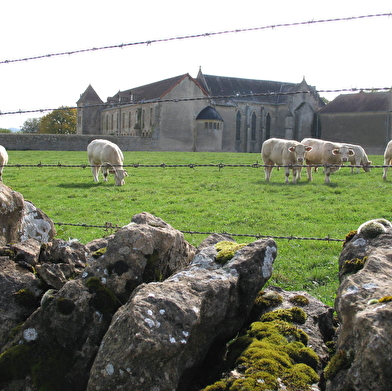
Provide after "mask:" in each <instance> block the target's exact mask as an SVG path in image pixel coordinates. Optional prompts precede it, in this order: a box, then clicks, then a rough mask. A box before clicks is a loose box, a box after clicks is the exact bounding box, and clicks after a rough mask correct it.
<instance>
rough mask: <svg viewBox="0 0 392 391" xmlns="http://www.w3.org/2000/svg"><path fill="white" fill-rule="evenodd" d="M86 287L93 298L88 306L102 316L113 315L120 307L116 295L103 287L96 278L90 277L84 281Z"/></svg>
mask: <svg viewBox="0 0 392 391" xmlns="http://www.w3.org/2000/svg"><path fill="white" fill-rule="evenodd" d="M86 286H87V288H88V289H89V291H90V293H94V296H93V297H92V298H91V299H90V304H91V305H92V306H93V307H94V308H95V309H96V310H97V311H99V312H101V313H102V314H104V315H105V314H114V313H115V312H116V311H117V309H118V308H119V306H120V303H119V302H118V300H117V298H116V295H115V294H114V293H113V291H111V290H110V289H109V288H107V287H106V286H104V285H103V284H102V283H101V281H100V279H99V278H98V277H90V278H89V279H88V280H87V281H86Z"/></svg>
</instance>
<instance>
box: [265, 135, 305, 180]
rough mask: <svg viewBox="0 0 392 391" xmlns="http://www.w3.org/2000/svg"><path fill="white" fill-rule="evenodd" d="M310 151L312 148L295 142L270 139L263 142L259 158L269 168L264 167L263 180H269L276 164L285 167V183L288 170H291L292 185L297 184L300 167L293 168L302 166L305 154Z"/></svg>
mask: <svg viewBox="0 0 392 391" xmlns="http://www.w3.org/2000/svg"><path fill="white" fill-rule="evenodd" d="M311 149H312V147H309V146H307V145H304V144H301V143H300V142H298V141H295V140H285V139H280V138H270V139H268V140H266V141H264V143H263V146H262V147H261V157H262V158H263V161H264V164H265V165H268V166H269V167H265V180H266V181H269V180H270V177H271V171H272V169H273V166H274V165H275V164H277V165H280V166H285V167H284V171H285V175H286V179H285V183H288V181H289V175H290V169H292V170H293V183H297V179H299V177H300V172H301V168H302V167H294V166H300V165H302V164H303V162H304V156H305V153H306V152H307V151H310V150H311Z"/></svg>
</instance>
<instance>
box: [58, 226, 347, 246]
mask: <svg viewBox="0 0 392 391" xmlns="http://www.w3.org/2000/svg"><path fill="white" fill-rule="evenodd" d="M53 224H55V225H58V226H60V227H61V226H71V227H82V228H101V229H104V230H105V231H117V230H119V229H120V228H122V227H123V226H121V225H116V224H113V223H110V222H105V224H102V225H94V224H85V223H61V222H57V223H53ZM180 232H181V233H183V234H190V235H205V236H209V235H213V234H216V233H219V234H222V235H228V236H232V237H248V238H249V237H250V238H255V239H262V238H272V239H286V240H315V241H326V242H344V240H345V239H334V238H331V237H330V236H329V235H328V236H326V237H324V238H317V237H304V236H294V235H290V236H274V235H261V234H236V233H228V232H205V231H180Z"/></svg>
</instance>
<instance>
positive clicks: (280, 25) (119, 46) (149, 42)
mask: <svg viewBox="0 0 392 391" xmlns="http://www.w3.org/2000/svg"><path fill="white" fill-rule="evenodd" d="M385 16H387V17H390V16H392V14H391V13H390V12H389V13H379V14H370V15H360V16H350V17H344V18H329V19H319V20H309V21H304V22H292V23H278V24H272V25H267V26H261V27H252V28H242V29H232V30H224V31H217V32H210V33H199V34H190V35H183V36H177V37H170V38H160V39H152V40H144V41H139V42H130V43H121V44H117V45H106V46H100V47H93V48H88V49H79V50H70V51H66V52H59V53H48V54H43V55H39V56H31V57H25V58H19V59H14V60H3V61H0V64H10V63H16V62H25V61H31V60H38V59H44V58H52V57H59V56H70V55H72V54H80V53H88V52H97V51H101V50H108V49H123V48H126V47H131V46H140V45H147V46H150V45H152V44H153V43H163V42H170V41H183V40H188V39H195V38H206V37H214V36H218V35H226V34H234V33H235V34H238V33H244V32H250V31H260V30H269V29H278V28H284V27H293V26H304V25H309V26H310V25H315V24H321V23H332V22H343V21H345V22H347V21H353V20H358V19H365V18H378V17H385Z"/></svg>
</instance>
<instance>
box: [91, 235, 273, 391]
mask: <svg viewBox="0 0 392 391" xmlns="http://www.w3.org/2000/svg"><path fill="white" fill-rule="evenodd" d="M215 240H220V238H216V239H215ZM213 243H214V240H209V243H208V244H209V245H206V244H204V245H203V246H202V247H203V248H202V249H201V250H200V251H199V252H198V253H197V254H196V255H195V257H194V260H193V262H192V263H191V264H190V265H189V266H188V267H186V268H184V270H182V271H179V272H177V273H175V274H173V275H172V276H170V277H169V278H167V279H166V280H164V281H162V282H155V283H149V284H143V285H141V286H139V287H138V288H137V289H136V290H135V291H134V293H133V294H132V296H131V298H130V299H129V301H128V302H127V303H126V304H125V305H123V306H122V307H121V308H120V309H119V310H118V311H117V313H116V314H115V316H114V318H113V321H112V323H111V325H110V328H109V329H108V331H107V333H106V334H105V337H104V338H103V340H102V343H101V345H100V349H99V352H98V355H97V357H96V359H95V361H94V364H93V366H92V369H91V374H90V379H89V383H88V387H87V389H88V390H90V391H92V390H96V391H98V390H112V389H116V390H133V391H137V390H160V391H165V390H170V391H172V390H187V387H188V386H189V384H190V382H192V378H193V375H194V373H195V371H196V369H197V368H198V366H199V365H200V364H201V362H202V360H203V358H204V357H205V356H206V354H207V352H208V350H209V348H210V347H211V345H212V344H213V343H214V342H216V341H227V340H228V339H229V338H230V337H233V336H234V335H235V334H236V333H237V332H238V331H239V330H240V329H241V327H242V326H243V324H244V322H245V320H246V319H247V317H248V315H249V313H250V310H251V308H252V306H253V302H254V299H255V297H256V295H257V293H258V292H259V290H260V289H261V288H262V287H263V285H264V284H265V283H266V281H268V279H269V278H270V276H271V274H272V265H273V262H274V259H275V257H276V251H277V250H276V244H275V242H274V241H273V240H272V239H266V240H264V239H263V240H258V241H255V242H253V243H251V244H249V245H247V246H245V247H243V248H242V249H240V250H238V251H237V252H236V253H235V255H234V257H233V258H232V259H231V260H229V261H227V262H226V263H225V264H219V263H217V262H216V256H217V249H216V247H215V246H214V244H213Z"/></svg>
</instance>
